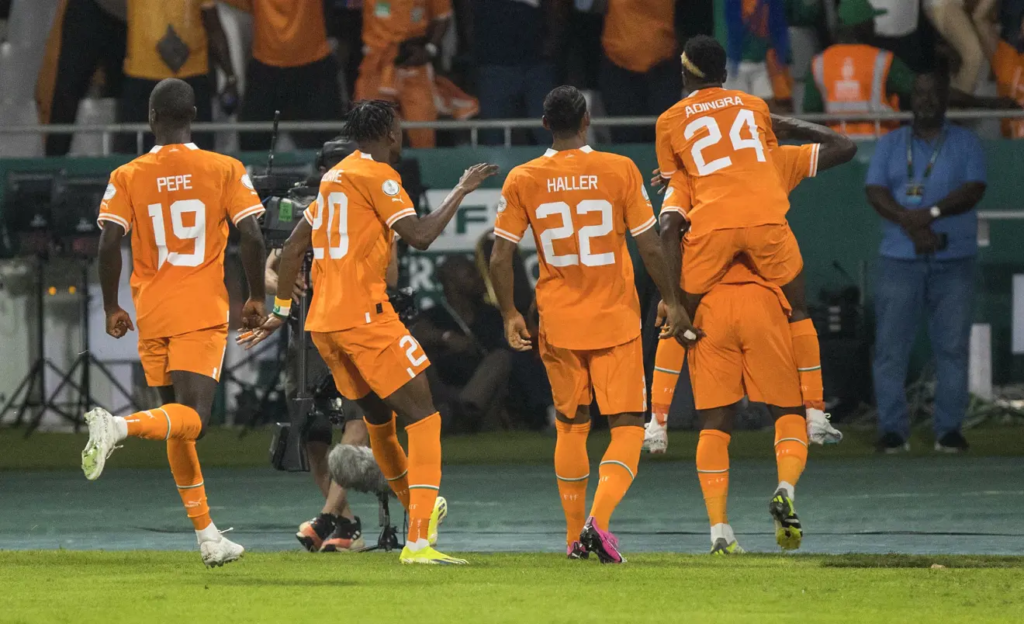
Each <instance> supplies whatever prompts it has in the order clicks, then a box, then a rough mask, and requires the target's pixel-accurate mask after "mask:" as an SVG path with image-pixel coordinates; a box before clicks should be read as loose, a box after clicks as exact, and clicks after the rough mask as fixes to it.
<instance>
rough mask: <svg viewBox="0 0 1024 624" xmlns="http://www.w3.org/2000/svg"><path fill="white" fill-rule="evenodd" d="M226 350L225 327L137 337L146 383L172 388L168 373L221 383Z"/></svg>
mask: <svg viewBox="0 0 1024 624" xmlns="http://www.w3.org/2000/svg"><path fill="white" fill-rule="evenodd" d="M227 348H228V324H227V323H224V324H223V325H217V326H215V327H208V328H206V329H199V330H196V331H191V332H188V333H187V334H180V335H178V336H170V337H167V338H140V339H139V361H140V362H142V370H144V371H145V372H146V383H147V384H149V385H150V386H153V387H159V386H169V385H171V371H187V372H189V373H198V374H200V375H206V376H207V377H213V378H214V380H216V381H220V372H221V367H222V366H224V353H225V351H226V350H227Z"/></svg>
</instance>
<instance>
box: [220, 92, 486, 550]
mask: <svg viewBox="0 0 1024 624" xmlns="http://www.w3.org/2000/svg"><path fill="white" fill-rule="evenodd" d="M342 134H343V135H344V136H345V137H346V138H347V139H349V140H351V141H354V142H355V143H356V144H357V146H358V150H357V151H355V152H353V153H352V154H351V155H350V156H348V157H347V158H345V159H344V160H342V161H341V162H340V163H338V164H337V165H335V166H334V167H333V168H332V169H331V170H330V171H328V172H327V173H326V174H324V176H323V179H322V180H321V182H320V193H319V195H318V197H317V200H316V202H314V203H313V204H312V205H311V206H310V207H309V208H308V209H307V210H306V212H305V214H304V215H303V216H304V217H305V219H303V220H302V221H299V224H298V225H296V226H295V230H294V231H293V232H292V234H291V236H290V237H289V238H288V242H287V243H286V244H285V247H284V250H283V251H282V252H281V267H280V271H279V273H278V284H282V285H286V286H285V289H286V291H285V292H280V293H278V296H277V297H276V298H275V300H274V313H273V314H272V315H271V316H270V317H269V318H268V319H267V321H266V322H264V323H263V325H261V326H260V327H259V328H257V329H256V330H255V331H254V332H252V333H251V334H248V335H246V336H244V337H242V338H241V339H240V340H239V342H241V343H243V344H246V345H247V346H248V347H251V346H253V345H255V344H258V343H259V342H261V341H262V340H265V339H266V338H267V337H268V336H270V334H271V333H273V332H274V331H275V330H277V329H278V328H279V327H281V325H283V324H284V321H285V319H287V317H288V313H289V311H290V306H291V284H294V283H295V280H296V278H297V277H298V274H299V269H300V267H301V265H302V260H303V257H304V256H305V254H306V252H307V250H309V249H310V248H312V250H313V269H312V278H313V301H312V303H311V305H310V309H309V316H308V317H307V319H306V329H307V330H308V331H309V332H310V333H311V335H312V338H313V343H314V344H315V345H316V348H317V350H318V351H319V352H320V355H321V356H323V359H324V361H325V362H326V363H327V365H328V366H329V367H330V369H331V373H332V374H333V376H334V382H335V384H336V385H337V387H338V391H339V392H340V393H341V394H342V396H344V397H345V398H347V399H352V400H354V401H357V402H358V403H359V406H360V407H362V408H363V412H364V413H365V420H366V426H367V430H368V432H369V435H370V448H371V449H372V450H373V456H374V458H375V459H376V460H377V464H378V465H379V466H380V468H381V472H382V473H383V474H384V477H385V478H386V479H387V480H388V484H389V485H390V486H391V489H392V490H393V491H394V492H395V494H396V496H398V498H399V500H401V502H402V505H403V506H404V507H405V508H406V510H408V512H409V533H408V535H407V538H406V544H405V548H403V550H402V554H401V557H400V560H401V562H402V563H415V564H463V563H466V562H465V561H463V560H462V559H456V558H454V557H449V556H447V555H445V554H443V553H440V552H438V551H437V550H435V549H434V544H435V543H436V541H437V525H438V524H439V523H440V520H441V519H442V518H443V517H444V515H445V514H446V513H447V505H446V503H445V501H444V499H443V498H442V497H440V496H438V495H437V494H438V490H439V488H440V484H441V417H440V415H439V414H438V413H437V410H436V409H434V402H433V398H432V397H431V395H430V387H429V385H428V384H427V377H426V374H425V371H426V369H427V367H429V366H430V362H429V361H428V360H427V356H426V354H425V353H424V352H423V349H422V347H420V345H419V343H418V342H417V341H416V339H415V338H413V337H412V335H411V334H410V333H409V330H408V329H407V328H406V327H405V325H404V324H403V323H402V321H401V319H399V318H398V315H397V314H396V313H395V311H394V309H393V308H392V307H391V304H390V303H389V302H388V296H387V293H386V292H385V290H386V286H387V284H386V279H385V274H386V272H387V267H388V263H389V262H390V260H391V247H392V245H393V242H394V239H395V236H396V235H397V236H399V237H401V238H402V240H404V241H405V242H407V243H408V244H409V245H411V246H412V247H415V248H416V249H421V250H423V249H427V248H428V247H429V246H430V244H431V243H433V242H434V240H435V239H436V238H437V237H438V236H439V235H440V234H441V232H442V231H443V230H444V228H445V226H446V225H447V224H448V222H449V221H451V219H452V217H453V216H454V215H455V213H456V211H457V210H458V208H459V205H460V204H461V203H462V200H463V199H464V198H465V197H466V195H468V194H469V193H471V192H472V191H474V190H476V189H477V188H478V187H479V186H480V184H481V183H482V182H483V181H484V180H485V179H487V178H488V177H490V176H492V175H494V174H495V173H496V172H497V169H498V168H497V167H496V166H494V165H485V164H480V165H474V166H473V167H470V168H469V169H468V170H466V172H465V173H464V174H463V176H462V179H461V180H459V183H458V184H457V185H456V187H455V188H454V189H453V190H452V192H451V194H449V195H448V197H447V198H446V199H445V200H444V201H443V202H442V203H441V205H440V206H439V207H438V208H437V209H436V210H434V211H433V212H432V213H430V214H429V215H427V216H425V217H422V218H420V217H418V216H417V215H416V210H415V208H414V207H413V203H412V200H411V199H410V198H409V195H408V194H407V193H406V192H405V189H404V188H402V179H401V177H400V176H399V175H398V172H397V171H395V169H394V168H393V167H392V165H393V164H395V163H397V162H398V160H399V158H400V157H401V149H402V126H401V122H400V120H399V118H398V116H397V114H396V113H395V109H394V106H393V105H392V104H389V103H388V102H381V101H364V102H359V103H357V104H356V105H355V107H354V108H353V109H352V111H351V112H350V113H349V116H348V119H347V121H346V124H345V129H344V130H343V131H342ZM282 294H283V295H285V296H284V297H280V295H282ZM393 412H395V413H397V415H398V417H400V418H401V419H402V420H403V421H405V430H406V433H408V435H409V453H408V456H407V455H406V453H405V450H403V449H402V446H401V445H400V444H399V442H398V436H397V432H396V424H395V423H396V419H395V414H394V413H393Z"/></svg>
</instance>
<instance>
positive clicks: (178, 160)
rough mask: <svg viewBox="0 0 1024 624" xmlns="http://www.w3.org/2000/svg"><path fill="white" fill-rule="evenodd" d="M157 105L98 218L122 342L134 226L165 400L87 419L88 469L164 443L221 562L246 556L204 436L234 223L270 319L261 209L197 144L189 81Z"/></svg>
mask: <svg viewBox="0 0 1024 624" xmlns="http://www.w3.org/2000/svg"><path fill="white" fill-rule="evenodd" d="M149 105H150V112H149V123H150V126H151V127H152V129H153V133H154V135H155V136H156V147H154V148H153V149H152V151H150V152H149V153H148V154H145V155H143V156H140V157H138V158H136V159H135V160H133V161H132V162H130V163H128V164H127V165H124V166H122V167H119V168H117V169H116V170H115V171H114V172H113V173H112V174H111V176H110V185H109V186H108V187H107V191H106V193H105V194H104V196H103V203H102V204H101V205H100V213H99V217H98V220H99V223H100V226H101V227H102V228H103V231H102V233H101V235H100V245H99V246H100V254H99V256H100V258H99V273H100V284H101V286H102V289H103V307H104V309H105V310H106V316H107V333H108V334H110V335H111V336H113V337H114V338H121V337H123V336H124V335H125V334H126V333H127V332H128V331H129V330H133V329H134V325H133V324H132V321H131V318H130V317H129V316H128V313H127V312H125V311H124V310H123V309H121V307H120V305H119V301H118V283H119V280H120V276H121V240H122V238H123V237H124V236H125V235H127V234H128V233H129V232H130V233H131V241H132V261H133V268H132V277H131V286H132V299H133V300H134V303H135V311H136V314H137V318H136V322H137V323H138V325H139V359H140V361H141V362H142V368H143V370H144V371H145V373H146V382H147V383H148V384H149V385H150V386H154V387H156V389H157V391H158V392H159V394H160V400H161V402H162V403H163V405H162V406H161V407H158V408H156V409H153V410H146V411H142V412H139V413H137V414H132V415H130V416H127V417H125V418H120V417H115V416H112V415H111V414H110V413H108V412H107V411H106V410H104V409H102V408H96V409H94V410H92V411H91V412H89V413H88V414H86V415H85V420H86V422H87V423H88V425H89V442H88V445H87V446H86V448H85V450H84V451H83V452H82V470H83V471H84V472H85V476H86V478H87V479H90V480H93V479H96V478H98V477H99V476H100V474H101V473H102V472H103V467H104V465H105V463H106V460H107V457H108V456H109V455H110V454H111V453H112V452H113V451H114V449H115V448H117V447H116V445H117V443H118V442H120V441H121V440H123V439H124V438H125V437H128V436H131V437H137V438H144V439H147V440H166V441H167V459H168V461H169V462H170V465H171V474H172V476H173V477H174V481H175V483H176V484H177V486H178V493H179V494H180V495H181V500H182V502H183V503H184V504H185V509H186V511H187V513H188V516H189V518H190V519H191V520H192V524H193V527H194V528H195V531H196V538H197V540H198V541H199V548H200V552H201V553H202V557H203V562H204V563H206V564H207V565H211V566H212V565H223V564H224V563H230V562H231V561H234V560H236V559H238V558H239V557H240V556H241V555H242V552H243V548H242V547H241V546H239V545H238V544H235V543H234V542H231V541H230V540H228V539H227V538H224V537H223V536H222V535H221V534H220V532H219V531H218V530H217V527H216V526H215V525H214V524H213V522H212V521H211V519H210V508H209V506H208V505H207V502H206V488H205V486H204V482H203V475H202V472H201V470H200V466H199V456H198V455H197V454H196V440H198V439H199V438H200V437H202V433H203V427H204V426H205V424H206V423H207V421H208V420H209V418H210V410H211V408H212V406H213V398H214V394H215V392H216V390H217V381H218V380H219V378H220V373H221V369H222V366H223V363H224V352H225V349H226V347H227V335H228V293H227V288H225V286H224V249H225V248H226V247H227V243H228V223H227V222H228V220H230V221H231V222H232V223H234V224H235V226H236V227H237V228H238V229H239V231H240V233H241V256H242V265H243V268H244V269H245V275H246V279H247V281H248V283H249V300H248V301H247V302H246V303H245V306H244V307H243V309H242V325H243V327H246V328H252V327H255V326H257V325H258V324H259V323H260V322H262V319H263V316H264V309H263V299H264V287H263V275H262V274H263V264H264V256H265V250H264V247H263V237H262V234H261V233H260V228H259V224H258V223H257V222H256V218H257V217H259V216H260V215H261V214H262V213H263V205H262V204H261V203H260V199H259V197H258V196H257V195H256V192H255V191H254V190H253V187H252V183H251V182H250V181H249V177H248V176H247V175H246V173H245V167H243V166H242V163H240V162H238V161H237V160H235V159H234V158H229V157H227V156H222V155H220V154H215V153H213V152H207V151H204V150H201V149H199V148H197V147H196V146H195V145H194V144H193V143H191V123H192V120H193V119H194V118H195V114H196V108H195V94H194V93H193V91H192V87H190V86H189V85H188V84H187V83H185V82H182V81H181V80H176V79H168V80H164V81H162V82H160V83H159V84H158V85H157V86H156V87H155V88H154V89H153V93H152V94H151V96H150V101H149Z"/></svg>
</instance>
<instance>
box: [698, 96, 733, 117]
mask: <svg viewBox="0 0 1024 624" xmlns="http://www.w3.org/2000/svg"><path fill="white" fill-rule="evenodd" d="M726 106H743V100H741V99H740V98H739V97H732V96H730V97H724V98H721V99H719V100H714V101H712V102H694V103H693V104H690V105H688V106H687V107H686V111H685V112H686V116H687V117H689V116H690V115H696V114H698V113H706V112H708V111H713V110H718V109H719V108H725V107H726Z"/></svg>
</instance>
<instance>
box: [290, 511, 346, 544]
mask: <svg viewBox="0 0 1024 624" xmlns="http://www.w3.org/2000/svg"><path fill="white" fill-rule="evenodd" d="M338 520H339V518H338V516H334V515H331V514H323V513H322V514H320V515H319V516H317V517H316V518H313V519H312V520H310V521H309V522H303V523H302V524H301V525H300V526H299V532H298V533H296V534H295V538H296V539H297V540H299V543H300V544H302V547H303V548H305V549H306V550H308V551H309V552H319V551H320V547H321V546H322V545H323V543H324V540H325V539H327V537H328V536H329V535H330V534H331V533H332V532H333V531H334V526H335V525H336V524H337V523H338Z"/></svg>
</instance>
